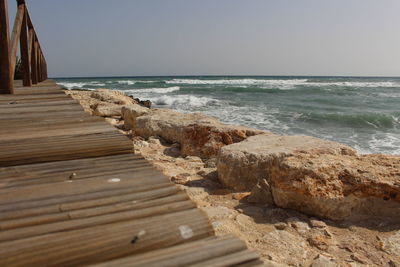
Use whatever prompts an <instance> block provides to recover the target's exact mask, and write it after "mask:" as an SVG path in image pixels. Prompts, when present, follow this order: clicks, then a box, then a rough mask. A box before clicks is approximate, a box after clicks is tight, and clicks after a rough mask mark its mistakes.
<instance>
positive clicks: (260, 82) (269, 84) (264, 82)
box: [165, 79, 400, 89]
mask: <svg viewBox="0 0 400 267" xmlns="http://www.w3.org/2000/svg"><path fill="white" fill-rule="evenodd" d="M165 82H166V83H168V84H188V85H235V86H239V87H241V86H244V85H247V86H249V85H254V86H259V87H261V88H265V89H270V88H278V89H293V88H295V87H296V86H316V87H324V86H335V87H389V88H394V87H400V82H393V81H388V82H312V81H310V80H308V79H215V80H211V79H206V80H202V79H172V80H169V81H165Z"/></svg>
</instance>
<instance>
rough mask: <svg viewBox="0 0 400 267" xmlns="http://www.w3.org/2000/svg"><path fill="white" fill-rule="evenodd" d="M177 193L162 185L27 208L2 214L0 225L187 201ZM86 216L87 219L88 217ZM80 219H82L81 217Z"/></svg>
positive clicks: (171, 187)
mask: <svg viewBox="0 0 400 267" xmlns="http://www.w3.org/2000/svg"><path fill="white" fill-rule="evenodd" d="M179 191H180V190H179V189H178V188H177V187H176V186H173V185H172V184H169V185H168V186H167V185H164V186H163V187H156V188H145V189H144V191H141V192H131V193H127V194H120V195H116V194H114V195H113V196H107V197H103V198H95V199H88V200H80V201H75V202H64V203H59V204H51V205H47V206H42V207H36V208H33V209H32V208H27V209H19V210H12V211H9V212H2V214H0V218H1V222H0V223H1V224H4V223H7V222H10V221H17V222H18V221H24V222H26V221H27V220H28V221H31V222H32V221H36V220H37V218H42V217H45V216H47V215H54V214H60V213H62V214H64V213H68V214H71V215H72V216H73V213H70V212H72V211H79V212H84V213H85V214H89V215H91V216H94V215H93V214H95V215H99V214H106V213H110V212H109V211H110V210H111V211H113V210H114V208H115V207H116V208H119V209H121V210H124V209H125V208H126V207H128V206H129V205H131V204H138V206H136V208H137V207H139V205H141V206H140V207H143V204H146V203H148V202H149V201H151V200H154V199H160V198H165V197H170V196H172V198H171V200H170V201H171V202H175V201H182V200H188V197H187V195H186V194H183V193H180V194H178V192H179ZM115 192H116V190H114V193H115ZM119 192H121V191H119ZM163 201H164V203H167V202H166V201H165V200H163ZM37 203H39V202H37ZM146 205H147V204H146ZM130 208H131V207H129V208H128V209H130ZM75 215H76V214H75ZM72 216H71V217H72ZM86 216H87V217H88V215H86ZM75 217H76V216H75ZM80 217H81V218H82V217H83V216H80Z"/></svg>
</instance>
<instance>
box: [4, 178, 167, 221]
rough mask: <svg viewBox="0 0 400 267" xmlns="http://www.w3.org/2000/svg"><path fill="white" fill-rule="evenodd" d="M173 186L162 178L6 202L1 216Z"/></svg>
mask: <svg viewBox="0 0 400 267" xmlns="http://www.w3.org/2000/svg"><path fill="white" fill-rule="evenodd" d="M155 176H156V175H154V174H153V175H152V176H150V175H149V176H148V177H147V178H148V179H149V180H150V179H151V180H157V177H155ZM149 177H150V178H149ZM171 186H172V185H171V183H170V182H169V181H165V180H160V181H158V183H147V184H139V185H137V186H135V187H133V188H117V189H114V190H104V191H99V192H89V193H85V194H78V195H68V196H63V197H56V198H48V199H40V200H35V201H25V202H18V203H11V204H5V205H1V206H0V210H1V218H4V219H18V218H24V217H29V216H38V215H43V214H50V213H57V212H60V211H66V210H74V209H81V208H90V207H97V206H99V205H101V204H104V203H105V204H107V203H111V202H110V201H111V200H110V199H113V198H114V197H118V196H120V195H121V196H122V195H129V194H134V193H139V192H145V191H150V190H158V189H161V188H166V187H171Z"/></svg>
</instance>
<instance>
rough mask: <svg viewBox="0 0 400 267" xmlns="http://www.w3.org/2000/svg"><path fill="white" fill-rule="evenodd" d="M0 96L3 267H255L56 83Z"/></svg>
mask: <svg viewBox="0 0 400 267" xmlns="http://www.w3.org/2000/svg"><path fill="white" fill-rule="evenodd" d="M21 85H22V84H16V85H15V94H14V95H0V266H44V265H45V266H76V265H92V264H94V265H96V264H98V265H99V266H188V265H193V266H232V265H235V266H258V265H262V262H261V261H260V260H259V258H258V256H257V254H255V253H253V252H250V251H248V250H247V248H246V246H245V244H244V243H243V242H242V241H240V240H238V239H236V238H234V237H220V238H217V237H214V232H213V229H212V227H211V225H210V223H209V221H208V219H207V217H206V216H205V214H204V213H203V212H201V211H200V210H199V209H197V208H196V206H195V205H194V203H193V202H192V201H191V200H189V198H188V196H187V195H186V193H184V192H181V191H179V190H178V189H177V187H176V186H175V185H173V184H172V183H170V182H169V179H168V178H167V177H165V176H164V175H163V174H161V173H160V172H159V171H157V170H156V169H154V168H153V166H152V165H151V164H149V163H148V162H147V161H146V160H145V159H143V158H142V157H141V156H140V155H134V154H133V152H132V142H131V141H130V140H129V139H128V138H126V137H125V136H124V135H122V134H120V133H119V132H118V131H117V130H116V129H115V128H114V127H112V126H111V125H109V124H108V123H106V122H105V121H104V120H103V119H102V118H99V117H93V116H91V115H90V114H88V113H86V112H84V111H83V109H82V107H81V106H80V105H79V103H78V102H77V101H75V100H73V99H72V98H70V97H69V96H67V95H65V94H64V92H63V91H62V90H60V88H59V87H58V86H57V85H56V84H55V83H54V82H53V81H50V80H46V81H44V82H42V83H40V84H38V85H34V86H32V87H22V86H21Z"/></svg>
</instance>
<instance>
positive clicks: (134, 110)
mask: <svg viewBox="0 0 400 267" xmlns="http://www.w3.org/2000/svg"><path fill="white" fill-rule="evenodd" d="M149 113H150V110H149V109H148V108H145V107H142V106H140V105H130V106H125V107H123V108H122V109H121V115H122V118H123V119H124V124H125V127H126V128H127V129H135V127H136V118H137V117H139V116H143V115H147V114H149Z"/></svg>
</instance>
